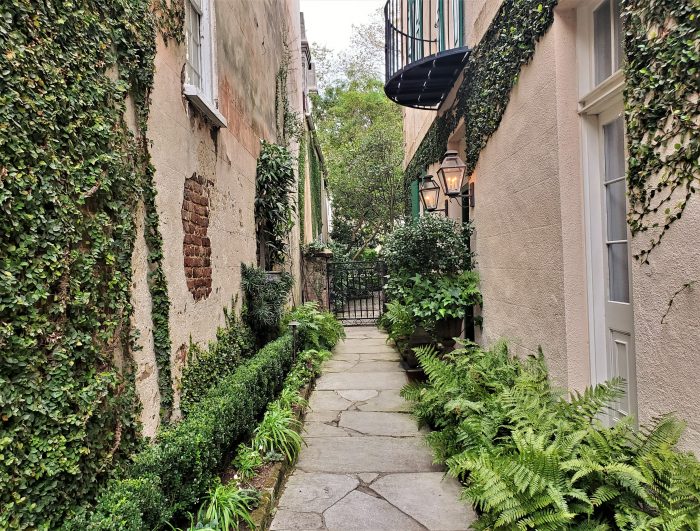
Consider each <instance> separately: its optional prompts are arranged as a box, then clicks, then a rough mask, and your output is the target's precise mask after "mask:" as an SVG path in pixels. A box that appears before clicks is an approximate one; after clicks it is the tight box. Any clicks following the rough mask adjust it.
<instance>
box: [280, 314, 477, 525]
mask: <svg viewBox="0 0 700 531" xmlns="http://www.w3.org/2000/svg"><path fill="white" fill-rule="evenodd" d="M346 331H347V335H348V337H347V339H346V340H345V341H344V342H342V343H340V344H339V345H338V346H337V347H336V349H335V353H334V356H333V358H332V359H331V360H330V361H328V362H326V364H325V365H324V371H323V375H322V376H321V377H320V378H319V379H318V381H317V383H316V389H315V390H314V392H313V394H312V395H311V400H310V411H309V413H308V415H307V417H306V423H305V428H306V432H305V433H304V439H305V441H306V443H307V445H308V446H305V447H303V448H302V451H301V455H300V458H299V462H298V463H297V467H296V470H295V471H294V473H293V474H292V476H291V477H290V478H289V480H288V482H287V485H286V488H285V491H284V493H283V494H282V497H281V499H280V503H279V506H278V510H277V514H276V516H275V519H274V521H273V522H272V527H271V529H272V530H275V531H283V530H292V529H294V530H315V529H334V530H350V529H363V530H377V531H379V530H401V531H411V530H419V529H422V530H424V529H430V530H446V531H447V530H450V531H453V530H454V531H457V530H462V529H467V528H468V526H469V523H470V522H471V521H472V520H473V519H474V518H475V517H474V515H473V513H472V511H471V510H470V509H469V508H468V506H467V505H465V504H464V503H462V502H460V501H459V494H460V486H459V484H458V483H457V481H455V480H454V479H452V478H450V477H444V472H443V471H442V469H441V468H440V467H437V466H435V465H433V464H432V455H431V452H430V449H429V448H428V447H427V445H426V444H425V442H424V440H423V437H424V435H425V432H424V431H422V430H418V429H417V427H416V422H415V420H414V419H413V418H412V417H411V416H410V415H409V414H408V413H407V411H408V408H409V406H408V403H406V402H405V401H404V400H403V399H402V398H401V397H400V396H399V391H400V389H401V387H403V385H404V384H405V383H406V382H407V378H406V374H405V372H404V371H403V370H402V369H401V367H400V365H399V355H398V353H397V352H396V350H395V349H394V348H393V347H391V346H389V345H387V344H386V343H385V341H386V334H384V333H383V332H381V331H379V330H378V329H377V328H375V327H355V328H347V329H346Z"/></svg>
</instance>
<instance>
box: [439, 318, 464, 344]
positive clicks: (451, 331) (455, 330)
mask: <svg viewBox="0 0 700 531" xmlns="http://www.w3.org/2000/svg"><path fill="white" fill-rule="evenodd" d="M463 324H464V320H463V319H460V318H458V317H453V318H450V319H441V320H440V321H438V322H437V323H436V325H435V335H436V336H437V337H438V338H439V339H440V341H441V342H443V343H447V342H452V344H454V339H453V338H455V337H459V336H460V334H461V333H462V325H463Z"/></svg>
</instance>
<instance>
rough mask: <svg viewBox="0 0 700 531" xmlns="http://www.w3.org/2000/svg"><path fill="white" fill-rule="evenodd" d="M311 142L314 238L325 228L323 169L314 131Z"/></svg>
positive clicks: (310, 172)
mask: <svg viewBox="0 0 700 531" xmlns="http://www.w3.org/2000/svg"><path fill="white" fill-rule="evenodd" d="M311 140H312V141H311V142H310V143H309V159H310V171H309V174H310V179H309V180H310V184H311V186H310V188H311V219H312V227H313V231H312V232H313V235H314V238H317V237H318V235H319V233H320V232H321V229H322V228H323V217H322V213H321V209H322V206H323V205H322V201H321V179H323V171H322V170H321V161H320V159H319V156H318V152H317V151H316V150H317V149H318V145H319V144H318V140H317V138H316V135H315V134H314V133H312V137H311Z"/></svg>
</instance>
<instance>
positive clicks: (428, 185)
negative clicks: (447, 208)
mask: <svg viewBox="0 0 700 531" xmlns="http://www.w3.org/2000/svg"><path fill="white" fill-rule="evenodd" d="M418 191H419V192H420V199H421V201H422V203H423V208H424V209H425V210H426V211H428V212H435V211H436V210H437V206H438V199H439V198H440V187H439V186H438V184H437V183H436V182H435V179H434V178H433V176H432V175H425V176H424V177H422V178H421V181H420V188H419V190H418Z"/></svg>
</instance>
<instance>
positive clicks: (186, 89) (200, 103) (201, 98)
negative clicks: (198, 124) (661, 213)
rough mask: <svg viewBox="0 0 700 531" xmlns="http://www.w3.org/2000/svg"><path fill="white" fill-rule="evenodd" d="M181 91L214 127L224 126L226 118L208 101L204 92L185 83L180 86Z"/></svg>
mask: <svg viewBox="0 0 700 531" xmlns="http://www.w3.org/2000/svg"><path fill="white" fill-rule="evenodd" d="M182 93H183V94H184V95H185V96H187V99H188V100H190V102H191V103H192V105H194V106H195V107H197V109H199V111H200V112H202V113H203V114H204V116H206V117H207V118H208V119H209V121H210V122H211V123H212V124H214V126H215V127H226V118H224V115H223V114H221V113H220V112H219V109H217V108H216V106H215V105H214V104H213V103H212V102H211V101H209V98H207V97H206V96H205V95H204V93H203V92H202V91H201V90H200V89H199V88H197V87H195V86H194V85H188V84H187V83H185V84H184V85H183V86H182Z"/></svg>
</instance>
